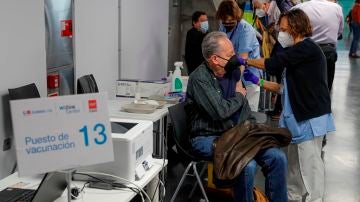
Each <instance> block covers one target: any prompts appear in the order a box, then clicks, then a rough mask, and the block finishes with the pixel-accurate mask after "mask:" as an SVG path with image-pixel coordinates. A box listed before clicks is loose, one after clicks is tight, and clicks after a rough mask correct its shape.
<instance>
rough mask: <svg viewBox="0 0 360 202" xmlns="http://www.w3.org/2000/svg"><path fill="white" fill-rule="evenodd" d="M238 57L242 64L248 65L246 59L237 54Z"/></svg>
mask: <svg viewBox="0 0 360 202" xmlns="http://www.w3.org/2000/svg"><path fill="white" fill-rule="evenodd" d="M237 59H238V61H239V64H240V65H244V66H245V65H247V64H246V59H244V58H242V57H239V56H237Z"/></svg>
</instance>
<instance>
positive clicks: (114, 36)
mask: <svg viewBox="0 0 360 202" xmlns="http://www.w3.org/2000/svg"><path fill="white" fill-rule="evenodd" d="M118 24H119V23H118V0H74V37H75V38H74V56H75V59H74V64H75V72H76V73H75V75H76V76H75V77H76V78H79V77H81V76H83V75H86V74H93V75H94V77H95V79H96V81H97V84H98V87H99V91H107V92H108V95H109V97H110V98H112V97H115V84H116V82H115V81H116V80H117V79H118V75H119V71H118Z"/></svg>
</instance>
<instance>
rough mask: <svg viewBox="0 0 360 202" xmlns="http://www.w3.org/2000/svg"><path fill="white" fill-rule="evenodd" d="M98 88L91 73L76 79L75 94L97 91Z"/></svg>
mask: <svg viewBox="0 0 360 202" xmlns="http://www.w3.org/2000/svg"><path fill="white" fill-rule="evenodd" d="M98 92H99V89H98V86H97V84H96V80H95V78H94V76H93V75H92V74H88V75H84V76H82V77H80V78H78V80H77V94H84V93H98Z"/></svg>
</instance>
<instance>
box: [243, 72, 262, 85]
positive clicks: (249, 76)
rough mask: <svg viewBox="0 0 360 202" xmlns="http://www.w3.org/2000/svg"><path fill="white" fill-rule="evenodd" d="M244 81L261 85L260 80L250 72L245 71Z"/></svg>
mask: <svg viewBox="0 0 360 202" xmlns="http://www.w3.org/2000/svg"><path fill="white" fill-rule="evenodd" d="M244 79H245V81H250V82H251V83H253V84H258V83H259V78H258V77H257V76H255V75H254V74H253V73H252V72H251V71H250V70H248V69H245V70H244Z"/></svg>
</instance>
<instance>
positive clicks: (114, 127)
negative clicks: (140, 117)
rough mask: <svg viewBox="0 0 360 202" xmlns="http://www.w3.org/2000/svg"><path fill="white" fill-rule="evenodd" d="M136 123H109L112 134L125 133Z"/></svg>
mask: <svg viewBox="0 0 360 202" xmlns="http://www.w3.org/2000/svg"><path fill="white" fill-rule="evenodd" d="M136 125H137V123H125V122H111V132H112V133H126V132H127V131H129V130H130V129H131V128H133V127H134V126H136Z"/></svg>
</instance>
